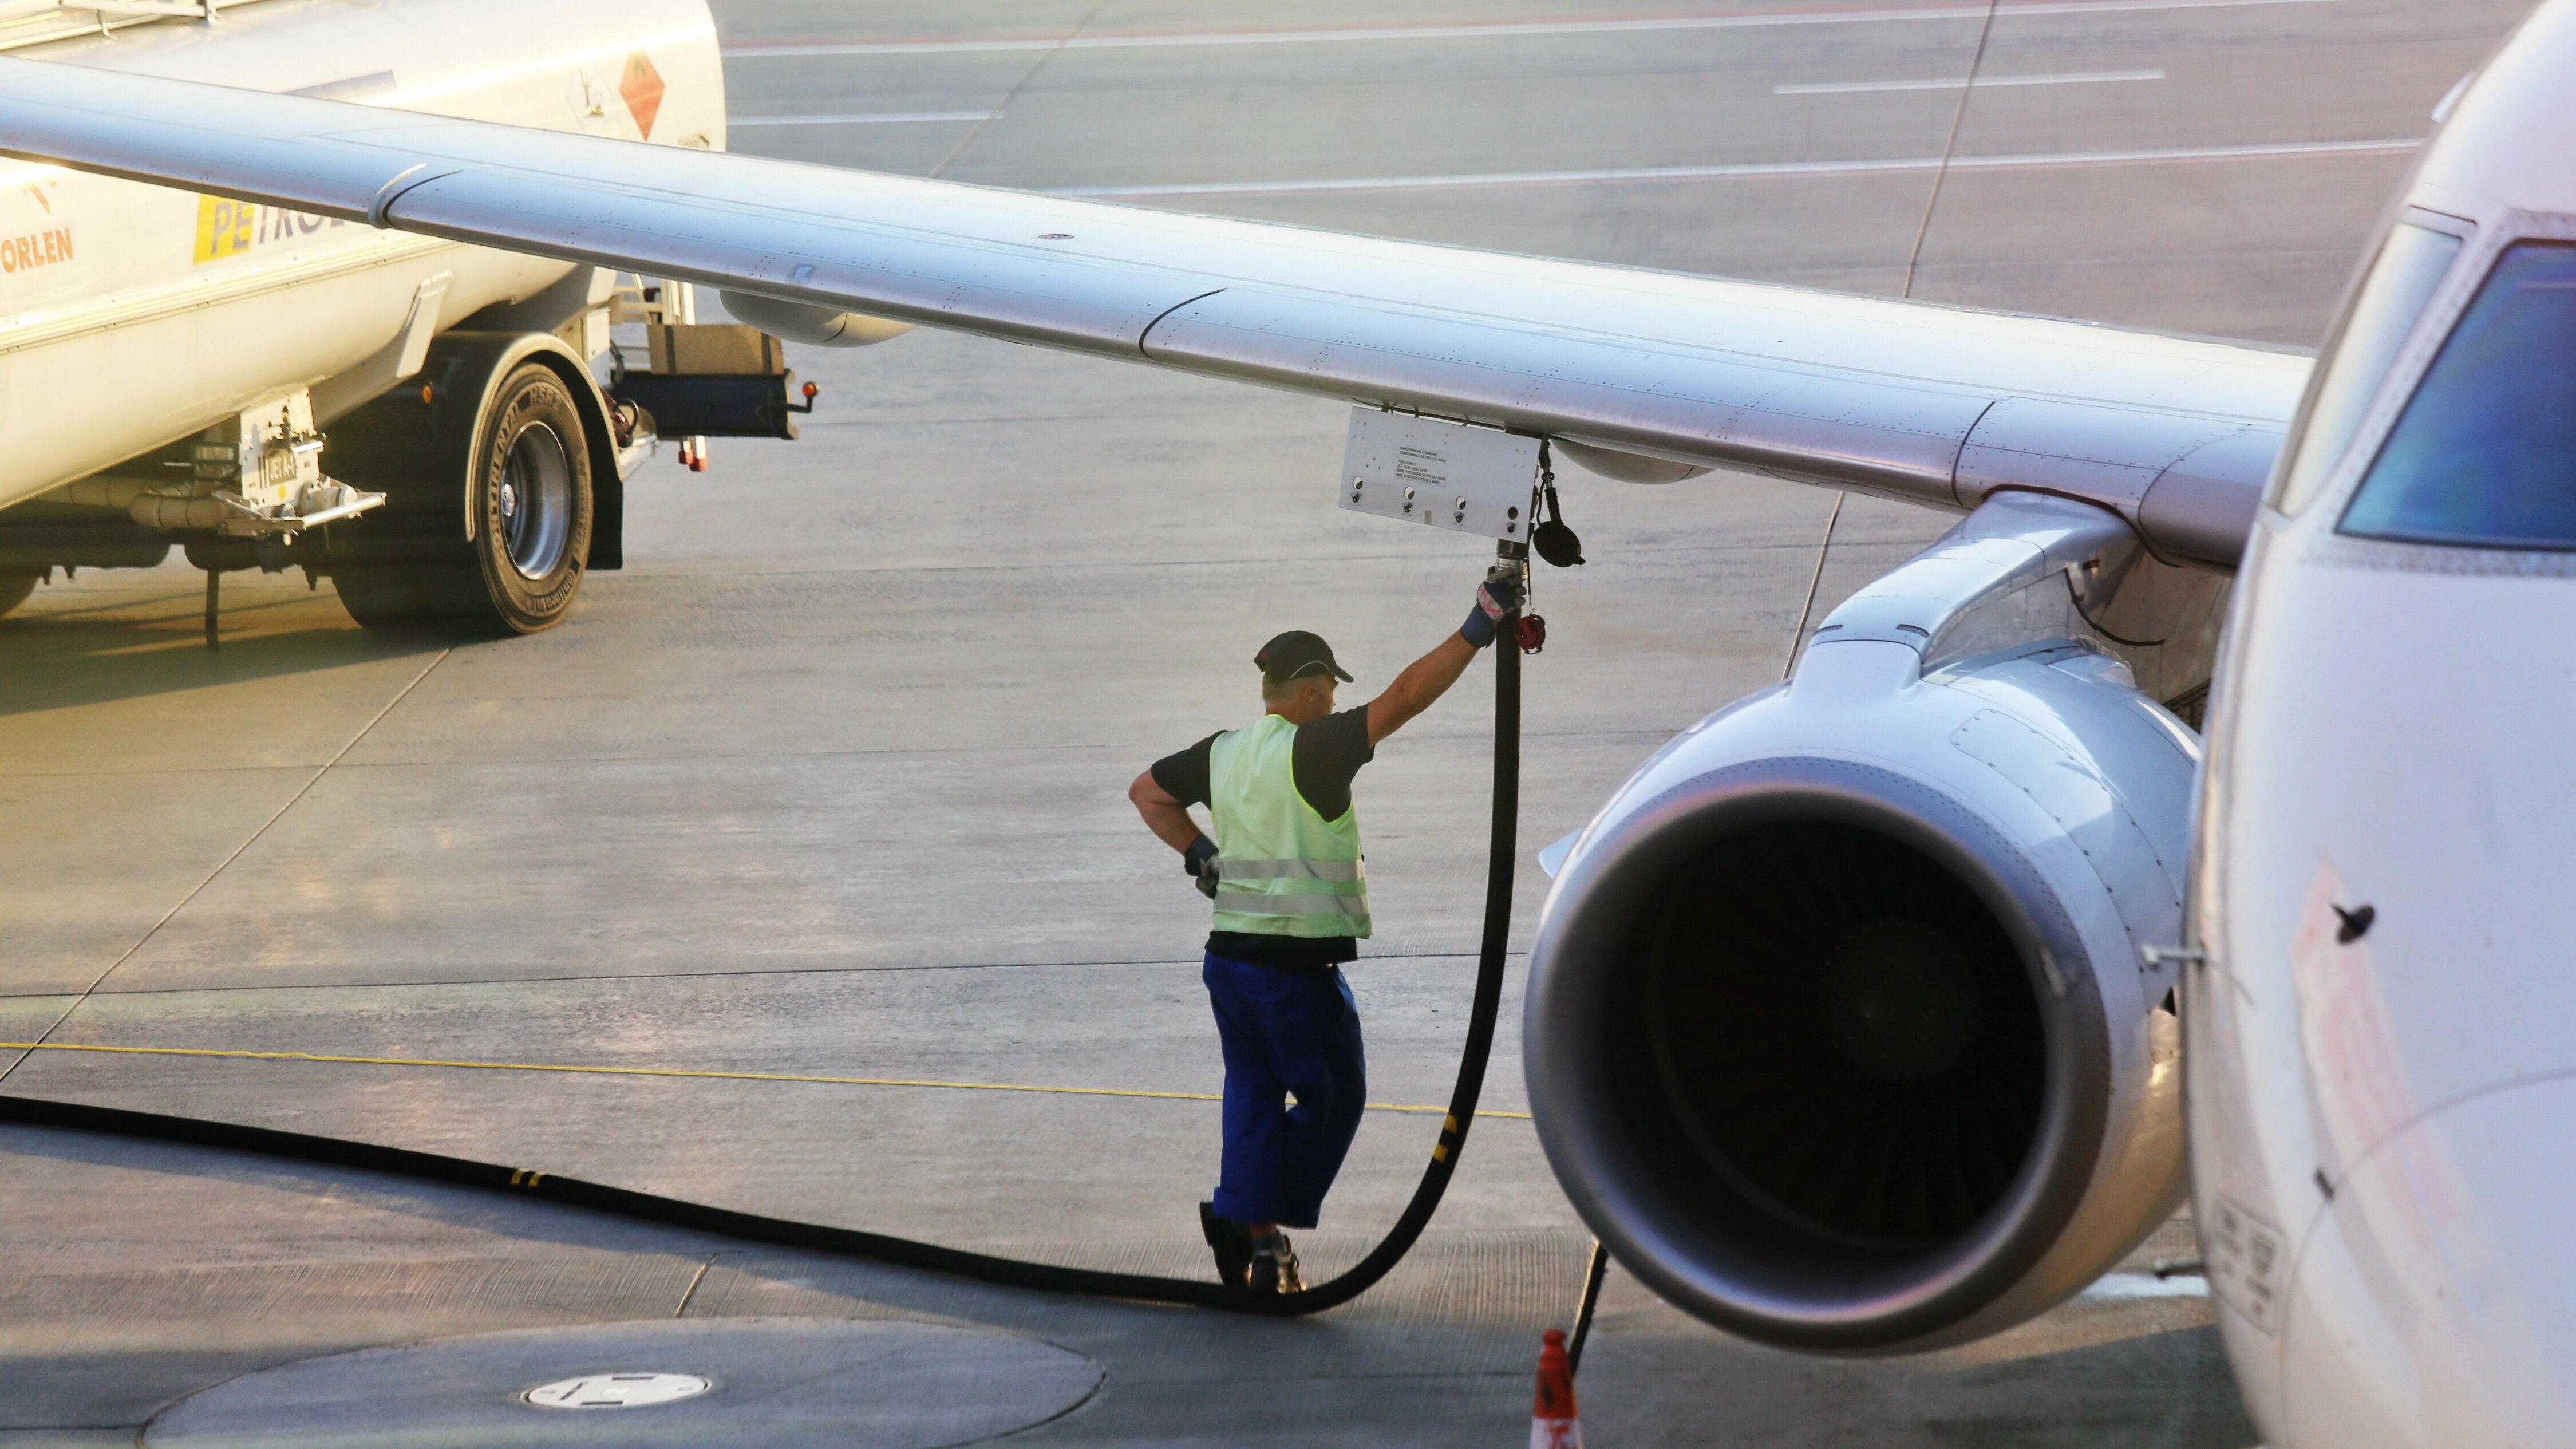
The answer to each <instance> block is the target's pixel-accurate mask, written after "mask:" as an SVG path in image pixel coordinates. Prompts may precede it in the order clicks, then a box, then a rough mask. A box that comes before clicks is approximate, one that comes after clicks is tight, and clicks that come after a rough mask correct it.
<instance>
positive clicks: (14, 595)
mask: <svg viewBox="0 0 2576 1449" xmlns="http://www.w3.org/2000/svg"><path fill="white" fill-rule="evenodd" d="M37 577H38V576H37V575H35V574H0V619H5V618H8V617H9V611H10V610H12V609H15V608H16V607H18V606H19V605H20V604H23V603H25V602H27V596H28V595H29V594H32V593H34V592H35V591H36V579H37Z"/></svg>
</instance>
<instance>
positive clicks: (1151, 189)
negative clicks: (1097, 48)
mask: <svg viewBox="0 0 2576 1449" xmlns="http://www.w3.org/2000/svg"><path fill="white" fill-rule="evenodd" d="M2423 144H2424V138H2423V137H2421V136H2414V137H2408V138H2403V139H2396V140H2387V141H2283V142H2276V143H2272V144H2268V145H2253V146H2175V147H2168V148H2163V149H2157V150H2141V151H2050V152H2035V153H2031V154H2027V155H2018V156H1954V157H1952V158H1951V159H1950V169H1951V170H1953V171H2005V170H2014V169H2018V168H2024V167H2034V166H2120V165H2130V164H2136V163H2144V162H2155V161H2251V160H2262V159H2266V158H2270V157H2280V156H2349V155H2368V154H2372V153H2376V152H2387V153H2396V152H2404V151H2412V150H2414V149H2415V148H2416V147H2418V146H2421V145H2423ZM1940 168H1941V158H1940V157H1938V156H1907V157H1900V158H1897V159H1893V160H1886V161H1751V162H1744V163H1740V164H1736V165H1727V166H1622V167H1605V168H1603V169H1601V170H1598V171H1490V172H1467V173H1462V174H1458V175H1453V176H1354V177H1346V178H1334V179H1330V180H1321V181H1199V182H1187V183H1183V184H1179V185H1162V186H1066V187H1058V188H1056V189H1054V190H1053V191H1051V192H1049V193H1048V194H1049V195H1053V196H1113V197H1114V196H1281V195H1291V194H1295V193H1300V192H1310V191H1430V190H1438V189H1442V188H1447V187H1465V186H1551V185H1565V184H1580V183H1585V182H1601V181H1705V180H1716V179H1722V178H1727V177H1737V176H1842V175H1860V174H1866V173H1870V172H1881V171H1937V170H1939V169H1940Z"/></svg>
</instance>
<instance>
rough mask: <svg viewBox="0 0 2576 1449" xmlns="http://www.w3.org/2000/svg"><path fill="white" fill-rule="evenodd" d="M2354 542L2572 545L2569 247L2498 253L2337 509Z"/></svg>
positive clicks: (2574, 273)
mask: <svg viewBox="0 0 2576 1449" xmlns="http://www.w3.org/2000/svg"><path fill="white" fill-rule="evenodd" d="M2343 531H2344V532H2345V533H2350V534H2358V535H2360V536H2362V537H2365V538H2388V539H2401V540H2405V541H2408V542H2413V543H2446V544H2459V545H2464V546H2467V547H2471V548H2576V246H2564V245H2550V244H2547V243H2532V242H2525V243H2522V244H2520V245H2517V246H2515V247H2513V248H2511V249H2510V250H2508V251H2507V252H2506V253H2505V254H2504V257H2503V258H2502V259H2501V260H2499V261H2498V262H2497V263H2496V266H2495V270H2494V271H2493V272H2491V273H2489V274H2488V276H2487V280H2486V284H2485V285H2484V286H2482V287H2480V288H2479V289H2478V295H2477V297H2476V299H2475V300H2473V301H2471V302H2470V303H2469V309H2468V311H2467V312H2466V313H2465V314H2464V315H2462V317H2461V318H2460V324H2459V326H2458V327H2456V328H2454V329H2452V332H2451V335H2450V337H2449V339H2448V340H2446V341H2445V342H2443V344H2442V350H2441V352H2440V353H2439V354H2438V355H2437V356H2435V357H2434V359H2433V366H2432V367H2431V369H2429V370H2428V371H2427V372H2426V373H2425V374H2424V381H2423V383H2422V384H2421V385H2420V386H2418V387H2417V388H2416V389H2415V396H2414V398H2413V399H2412V400H2411V401H2409V402H2408V403H2407V404H2406V411H2405V412H2403V413H2401V414H2399V415H2398V418H2397V426H2396V427H2395V428H2393V429H2391V430H2390V432H2389V435H2388V442H2387V444H2386V445H2385V446H2383V447H2382V448H2381V449H2380V450H2379V458H2378V460H2377V461H2376V462H2374V463H2372V464H2371V465H2370V472H2369V474H2368V475H2367V476H2366V477H2364V478H2363V479H2362V480H2361V491H2360V492H2359V493H2357V494H2355V495H2354V497H2353V500H2352V506H2351V507H2350V508H2348V509H2346V510H2345V511H2344V515H2343Z"/></svg>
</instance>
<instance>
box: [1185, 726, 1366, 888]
mask: <svg viewBox="0 0 2576 1449" xmlns="http://www.w3.org/2000/svg"><path fill="white" fill-rule="evenodd" d="M1296 743H1297V727H1296V726H1295V725H1292V724H1290V723H1289V722H1288V721H1286V720H1284V719H1281V718H1280V717H1279V716H1277V715H1275V714H1266V715H1263V716H1262V717H1261V720H1260V722H1259V723H1258V724H1254V725H1250V726H1248V727H1246V728H1243V729H1239V730H1228V731H1226V732H1225V733H1224V734H1221V735H1218V736H1217V737H1216V739H1215V741H1214V742H1213V743H1211V744H1210V745H1209V746H1208V815H1209V817H1210V822H1211V824H1212V825H1213V826H1214V827H1215V830H1214V833H1215V836H1216V845H1217V865H1216V874H1217V889H1216V918H1215V921H1214V925H1215V927H1216V929H1218V930H1220V931H1242V932H1246V933H1249V934H1251V935H1256V936H1307V937H1317V936H1365V935H1367V934H1368V933H1369V909H1368V867H1367V866H1366V865H1364V864H1363V863H1362V862H1361V858H1360V820H1359V810H1358V807H1357V806H1353V807H1352V808H1350V809H1347V810H1345V811H1343V812H1342V816H1341V818H1340V819H1338V820H1326V819H1325V818H1324V817H1322V816H1321V815H1318V814H1316V813H1315V807H1313V806H1312V805H1309V804H1307V803H1306V798H1305V797H1304V796H1302V795H1300V794H1298V793H1297V772H1296V763H1295V755H1296Z"/></svg>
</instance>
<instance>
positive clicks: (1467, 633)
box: [1368, 568, 1521, 745]
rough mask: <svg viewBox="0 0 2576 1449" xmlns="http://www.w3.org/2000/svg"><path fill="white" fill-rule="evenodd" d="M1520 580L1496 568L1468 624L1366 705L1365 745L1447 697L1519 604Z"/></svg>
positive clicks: (1515, 573)
mask: <svg viewBox="0 0 2576 1449" xmlns="http://www.w3.org/2000/svg"><path fill="white" fill-rule="evenodd" d="M1520 597H1521V588H1520V576H1519V573H1518V571H1517V570H1512V571H1506V570H1504V569H1500V568H1497V569H1496V570H1495V571H1494V572H1493V573H1492V574H1490V575H1488V576H1487V577H1486V579H1485V583H1484V586H1483V587H1481V588H1479V589H1477V590H1476V607H1474V608H1473V609H1470V610H1468V611H1467V622H1466V623H1464V624H1462V625H1460V626H1459V627H1458V630H1457V632H1456V633H1454V634H1451V635H1450V636H1449V637H1448V638H1446V639H1443V640H1441V641H1440V642H1439V643H1438V644H1435V645H1433V646H1432V648H1431V652H1430V653H1428V654H1425V655H1423V656H1422V657H1421V658H1419V659H1416V660H1414V661H1413V662H1412V663H1411V664H1408V665H1406V666H1404V672H1403V673H1401V674H1398V675H1397V676H1396V677H1395V680H1394V682H1393V683H1391V684H1389V685H1387V687H1386V689H1385V690H1384V691H1383V692H1382V693H1380V694H1379V695H1378V697H1377V698H1375V699H1372V700H1370V701H1369V706H1368V734H1369V743H1370V744H1371V745H1375V744H1377V743H1378V742H1380V741H1382V740H1384V739H1385V738H1386V737H1387V736H1388V735H1391V734H1394V733H1395V732H1396V731H1397V730H1399V729H1402V728H1403V727H1404V723H1405V721H1407V720H1409V719H1411V718H1413V717H1414V716H1415V715H1417V714H1420V713H1422V712H1423V711H1424V710H1426V709H1429V708H1430V707H1431V702H1432V701H1433V700H1435V699H1438V698H1439V697H1440V696H1442V695H1444V694H1447V693H1448V692H1449V686H1451V685H1453V684H1456V683H1457V682H1458V676H1459V675H1461V674H1464V673H1466V672H1467V666H1468V665H1469V664H1470V663H1472V662H1473V661H1474V660H1475V658H1476V651H1477V650H1479V649H1482V648H1484V647H1485V646H1486V645H1488V644H1491V643H1493V642H1494V630H1495V629H1496V627H1498V626H1499V625H1500V624H1501V622H1502V617H1503V615H1505V614H1507V613H1509V612H1511V611H1512V609H1514V608H1515V607H1517V606H1518V605H1519V604H1520Z"/></svg>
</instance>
